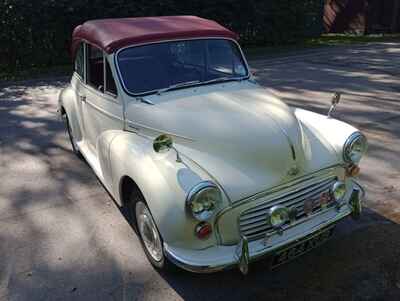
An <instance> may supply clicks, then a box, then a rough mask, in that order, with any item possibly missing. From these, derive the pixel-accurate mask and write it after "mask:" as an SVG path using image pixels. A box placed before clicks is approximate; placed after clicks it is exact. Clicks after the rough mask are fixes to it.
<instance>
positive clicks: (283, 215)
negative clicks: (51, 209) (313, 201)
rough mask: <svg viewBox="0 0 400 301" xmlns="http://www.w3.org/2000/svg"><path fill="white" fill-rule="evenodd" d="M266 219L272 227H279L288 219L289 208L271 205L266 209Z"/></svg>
mask: <svg viewBox="0 0 400 301" xmlns="http://www.w3.org/2000/svg"><path fill="white" fill-rule="evenodd" d="M267 219H268V220H267V221H268V223H269V224H270V225H271V226H272V227H274V228H280V227H282V226H283V225H284V224H285V223H286V222H288V221H289V209H288V208H286V207H284V206H281V205H277V206H273V207H272V208H270V209H269V211H268V217H267Z"/></svg>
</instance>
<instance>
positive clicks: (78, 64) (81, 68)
mask: <svg viewBox="0 0 400 301" xmlns="http://www.w3.org/2000/svg"><path fill="white" fill-rule="evenodd" d="M84 58H85V54H84V51H83V44H82V43H81V44H80V45H79V47H78V50H77V51H76V56H75V65H74V71H75V72H76V73H77V74H78V75H79V76H80V77H81V78H82V79H83V75H84V73H85V59H84Z"/></svg>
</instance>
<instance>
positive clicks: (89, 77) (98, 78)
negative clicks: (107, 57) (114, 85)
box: [86, 44, 104, 92]
mask: <svg viewBox="0 0 400 301" xmlns="http://www.w3.org/2000/svg"><path fill="white" fill-rule="evenodd" d="M86 82H87V84H88V85H90V86H92V87H93V88H95V89H97V90H99V91H101V92H104V60H103V52H102V51H101V50H100V49H98V48H96V47H94V46H92V45H89V44H88V46H87V74H86Z"/></svg>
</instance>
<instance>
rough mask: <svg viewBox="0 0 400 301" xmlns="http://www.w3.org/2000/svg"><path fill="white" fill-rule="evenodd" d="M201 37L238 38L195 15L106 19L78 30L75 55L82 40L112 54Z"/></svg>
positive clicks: (89, 22) (85, 24) (74, 39)
mask: <svg viewBox="0 0 400 301" xmlns="http://www.w3.org/2000/svg"><path fill="white" fill-rule="evenodd" d="M201 37H223V38H231V39H237V38H238V36H237V35H236V34H235V33H234V32H232V31H230V30H228V29H226V28H225V27H223V26H221V25H219V24H218V23H217V22H215V21H211V20H207V19H202V18H199V17H195V16H169V17H141V18H123V19H102V20H92V21H87V22H85V23H83V24H82V25H79V26H77V27H76V28H75V30H74V32H73V34H72V54H73V55H75V51H76V48H77V46H78V44H79V42H80V41H86V42H88V43H90V44H93V45H95V46H98V47H99V48H101V49H103V50H104V51H105V52H107V53H112V52H114V51H116V50H118V49H120V48H122V47H125V46H130V45H137V44H143V43H149V42H158V41H165V40H174V39H188V38H201Z"/></svg>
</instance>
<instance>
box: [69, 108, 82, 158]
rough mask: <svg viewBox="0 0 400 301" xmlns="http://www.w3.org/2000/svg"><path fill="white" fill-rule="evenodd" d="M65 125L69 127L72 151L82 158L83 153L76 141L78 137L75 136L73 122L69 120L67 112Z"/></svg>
mask: <svg viewBox="0 0 400 301" xmlns="http://www.w3.org/2000/svg"><path fill="white" fill-rule="evenodd" d="M65 127H66V128H67V132H68V137H69V141H70V142H71V148H72V152H73V153H74V154H75V155H77V156H78V157H79V158H80V159H82V154H81V153H80V151H79V148H78V144H77V143H76V139H75V138H74V134H73V133H72V128H71V124H70V122H69V119H68V115H67V114H65Z"/></svg>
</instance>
